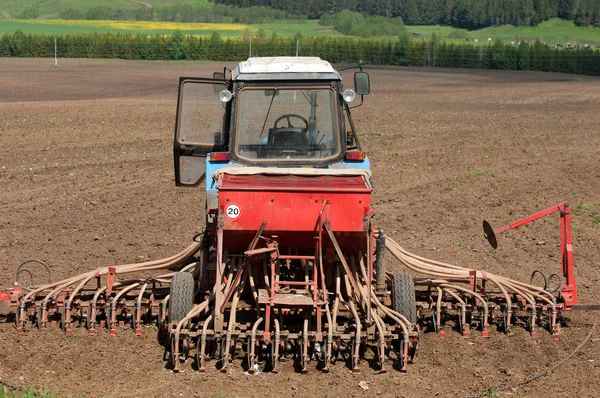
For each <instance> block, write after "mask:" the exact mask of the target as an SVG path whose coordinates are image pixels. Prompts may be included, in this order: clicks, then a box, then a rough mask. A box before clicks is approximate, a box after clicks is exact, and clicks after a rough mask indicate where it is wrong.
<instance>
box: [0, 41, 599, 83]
mask: <svg viewBox="0 0 600 398" xmlns="http://www.w3.org/2000/svg"><path fill="white" fill-rule="evenodd" d="M57 40H58V42H57V46H58V56H59V57H64V58H121V59H141V60H179V59H190V60H215V61H239V60H242V59H246V58H247V57H248V50H249V44H250V43H249V42H248V41H247V40H244V39H241V38H222V37H221V36H220V35H219V34H218V33H216V32H215V33H213V35H212V36H211V37H199V36H186V35H184V34H183V33H182V32H181V31H176V32H174V33H173V34H172V35H170V36H165V35H152V36H150V35H131V34H113V33H103V34H98V33H94V34H77V35H66V36H59V37H58V38H57ZM297 44H298V45H299V55H310V56H318V57H321V58H323V59H326V60H328V61H330V62H333V63H338V64H356V63H360V64H369V65H400V66H431V67H447V68H473V69H514V70H532V71H547V72H563V73H577V74H586V75H596V76H600V50H592V49H590V48H571V49H561V48H553V47H549V46H547V45H544V44H543V43H541V42H540V41H536V42H535V43H525V42H521V43H520V44H518V45H511V44H508V43H504V42H502V41H496V42H494V43H490V44H488V45H482V46H477V45H474V44H471V43H448V42H445V41H443V40H440V39H439V38H437V37H436V36H435V35H433V36H432V38H431V40H413V39H411V38H410V37H409V36H408V35H407V34H403V35H401V36H399V37H397V38H378V39H374V38H370V39H361V38H351V37H315V38H302V37H301V35H300V34H298V35H297V36H296V37H279V36H277V35H276V34H273V35H271V36H266V37H263V38H255V39H253V40H252V53H253V55H254V56H284V55H287V56H293V55H295V53H296V45H297ZM53 55H54V36H52V35H38V34H24V33H23V32H21V31H17V32H15V33H14V34H12V35H11V34H9V33H5V34H4V35H3V36H2V38H1V39H0V57H51V56H53Z"/></svg>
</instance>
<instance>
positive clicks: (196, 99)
mask: <svg viewBox="0 0 600 398" xmlns="http://www.w3.org/2000/svg"><path fill="white" fill-rule="evenodd" d="M225 89H227V85H226V83H225V82H224V81H223V80H218V79H195V78H182V79H181V80H180V83H179V97H178V101H177V120H176V124H175V139H174V143H173V155H174V157H175V183H176V185H178V186H196V185H198V184H199V183H200V182H201V181H202V180H203V178H204V177H205V176H204V174H205V159H206V155H207V154H208V153H209V152H212V151H215V150H220V148H222V147H223V145H224V144H225V142H224V137H225V132H224V131H222V130H223V117H224V115H225V107H224V106H223V104H222V103H221V101H220V100H219V92H220V91H221V90H225Z"/></svg>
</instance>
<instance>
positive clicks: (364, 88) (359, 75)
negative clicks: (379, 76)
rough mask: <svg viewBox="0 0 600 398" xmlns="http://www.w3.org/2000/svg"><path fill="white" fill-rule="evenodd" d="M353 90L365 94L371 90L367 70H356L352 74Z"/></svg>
mask: <svg viewBox="0 0 600 398" xmlns="http://www.w3.org/2000/svg"><path fill="white" fill-rule="evenodd" d="M354 91H355V92H356V94H358V95H367V94H369V93H370V92H371V84H370V82H369V74H368V73H367V72H356V73H355V74H354Z"/></svg>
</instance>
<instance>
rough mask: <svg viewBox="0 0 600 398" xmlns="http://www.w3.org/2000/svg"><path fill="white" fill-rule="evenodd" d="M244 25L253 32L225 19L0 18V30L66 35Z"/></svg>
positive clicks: (223, 30) (238, 31) (233, 29)
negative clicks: (208, 20) (2, 19)
mask: <svg viewBox="0 0 600 398" xmlns="http://www.w3.org/2000/svg"><path fill="white" fill-rule="evenodd" d="M246 29H250V31H251V32H253V33H255V31H256V30H257V29H255V28H253V27H252V26H250V25H243V24H225V23H179V22H147V21H67V20H13V21H0V32H8V33H14V32H16V31H17V30H21V31H23V32H24V33H37V34H53V35H59V36H63V35H67V34H76V33H131V34H137V33H140V34H148V35H154V34H158V35H169V34H171V33H173V31H175V30H181V31H182V32H183V33H185V34H186V35H197V36H210V35H211V34H212V33H213V32H218V33H219V34H220V35H221V36H242V35H243V34H244V33H245V32H246Z"/></svg>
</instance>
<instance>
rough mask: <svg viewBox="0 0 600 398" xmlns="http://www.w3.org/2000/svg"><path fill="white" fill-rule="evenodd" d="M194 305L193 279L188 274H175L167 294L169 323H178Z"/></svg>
mask: <svg viewBox="0 0 600 398" xmlns="http://www.w3.org/2000/svg"><path fill="white" fill-rule="evenodd" d="M193 305H194V277H193V276H192V274H190V273H189V272H177V273H176V274H175V275H173V280H172V281H171V291H170V293H169V312H168V318H169V323H174V322H179V321H181V320H182V319H183V318H185V316H186V315H187V314H188V312H190V310H191V309H192V306H193Z"/></svg>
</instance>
